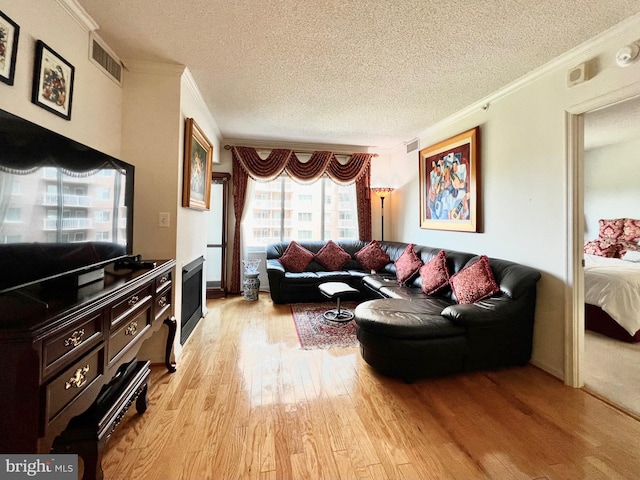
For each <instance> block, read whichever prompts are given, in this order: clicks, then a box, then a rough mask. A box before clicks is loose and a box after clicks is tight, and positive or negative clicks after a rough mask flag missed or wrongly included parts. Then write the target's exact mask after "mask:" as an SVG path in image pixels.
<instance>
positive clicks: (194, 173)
mask: <svg viewBox="0 0 640 480" xmlns="http://www.w3.org/2000/svg"><path fill="white" fill-rule="evenodd" d="M184 140H185V141H184V180H183V185H182V206H183V207H188V208H193V209H195V210H209V202H210V198H209V197H210V195H211V167H212V162H213V145H211V142H209V140H208V139H207V137H206V136H205V134H204V133H203V132H202V130H200V127H198V124H197V123H196V122H195V120H194V119H193V118H187V120H186V125H185V135H184Z"/></svg>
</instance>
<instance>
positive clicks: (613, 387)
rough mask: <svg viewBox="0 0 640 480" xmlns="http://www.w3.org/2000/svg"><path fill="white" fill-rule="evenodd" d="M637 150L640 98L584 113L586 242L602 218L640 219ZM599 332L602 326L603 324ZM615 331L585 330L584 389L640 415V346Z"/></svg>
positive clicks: (615, 263) (593, 236) (595, 233)
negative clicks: (620, 337)
mask: <svg viewBox="0 0 640 480" xmlns="http://www.w3.org/2000/svg"><path fill="white" fill-rule="evenodd" d="M638 151H640V97H636V98H631V99H628V100H625V101H622V102H619V103H616V104H614V105H610V106H607V107H604V108H601V109H598V110H595V111H590V112H586V113H585V114H584V149H583V165H584V166H583V185H584V189H583V206H584V207H583V208H584V225H585V227H584V241H591V240H596V239H597V238H598V236H599V223H598V221H599V220H600V219H605V220H612V219H622V218H636V219H637V218H640V209H639V208H638V205H640V190H639V189H638V184H640V162H638V160H637V158H638V157H637V152H638ZM598 258H600V257H596V258H595V259H591V258H590V259H589V263H592V262H593V261H596V260H597V259H598ZM624 258H625V259H626V257H624ZM608 260H609V259H607V260H606V262H607V265H608V264H609V263H611V264H612V265H611V266H612V267H614V268H624V269H628V268H634V267H636V266H635V265H633V264H630V263H629V262H628V261H623V260H618V259H612V261H611V262H609V261H608ZM599 268H605V266H603V267H599ZM639 271H640V270H639ZM591 278H593V277H591ZM584 285H585V288H587V289H588V287H589V283H588V282H586V280H585V283H584ZM586 291H587V292H588V291H589V290H586ZM585 297H586V298H585V300H586V301H589V303H593V302H594V301H595V300H594V298H589V297H591V296H590V295H587V294H585ZM609 298H611V294H609ZM589 308H590V311H589V312H590V313H588V314H587V315H593V312H597V313H598V316H599V317H600V316H603V315H602V314H601V313H600V312H601V311H600V310H599V309H598V308H597V307H589ZM633 317H635V314H634V315H633ZM589 318H592V317H589ZM604 325H605V326H606V325H609V324H608V323H605V324H604ZM614 325H617V324H614ZM600 330H601V331H602V330H603V329H602V327H601V328H600ZM612 330H613V328H612V327H606V328H605V329H604V331H605V333H606V334H603V333H601V332H594V331H592V330H585V332H584V335H585V341H584V371H583V375H582V377H583V380H584V387H585V389H586V390H588V391H590V392H592V393H594V394H596V395H598V396H600V397H602V398H604V399H605V400H607V401H609V402H610V403H613V404H615V405H617V406H619V407H621V408H622V409H624V410H626V411H628V412H630V413H632V414H633V415H635V416H638V417H640V398H639V397H638V395H637V393H638V392H640V376H638V374H637V365H640V344H634V343H628V342H624V341H622V340H619V339H617V338H612V335H613V336H615V335H614V333H613V332H612ZM625 333H626V332H625ZM633 333H635V331H634V332H633Z"/></svg>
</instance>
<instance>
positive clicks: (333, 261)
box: [315, 240, 351, 271]
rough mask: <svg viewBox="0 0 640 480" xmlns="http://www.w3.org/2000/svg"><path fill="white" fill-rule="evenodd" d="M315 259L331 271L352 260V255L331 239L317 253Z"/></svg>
mask: <svg viewBox="0 0 640 480" xmlns="http://www.w3.org/2000/svg"><path fill="white" fill-rule="evenodd" d="M315 260H316V262H318V263H319V264H320V265H322V266H323V267H325V268H326V269H328V270H329V271H335V270H340V269H341V268H342V267H343V266H344V264H345V263H347V262H348V261H349V260H351V255H349V254H348V253H347V252H345V251H344V249H343V248H342V247H341V246H340V245H338V244H337V243H335V242H334V241H333V240H329V241H328V242H327V243H325V245H324V247H322V248H321V249H320V251H319V252H318V253H316V256H315Z"/></svg>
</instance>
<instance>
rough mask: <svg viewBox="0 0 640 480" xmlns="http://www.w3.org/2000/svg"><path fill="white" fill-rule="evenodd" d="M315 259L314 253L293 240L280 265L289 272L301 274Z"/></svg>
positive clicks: (281, 258)
mask: <svg viewBox="0 0 640 480" xmlns="http://www.w3.org/2000/svg"><path fill="white" fill-rule="evenodd" d="M313 257H314V254H313V252H310V251H309V250H307V249H306V248H304V247H303V246H301V245H300V244H298V243H297V242H296V241H294V240H292V241H291V243H290V244H289V246H288V247H287V249H286V250H285V251H284V253H283V254H282V256H281V257H280V263H281V264H282V266H283V267H284V268H285V270H287V271H288V272H294V273H301V272H304V270H305V268H307V265H309V263H310V262H311V260H313Z"/></svg>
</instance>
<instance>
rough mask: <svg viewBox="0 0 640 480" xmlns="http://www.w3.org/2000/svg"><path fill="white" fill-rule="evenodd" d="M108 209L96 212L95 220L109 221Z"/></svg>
mask: <svg viewBox="0 0 640 480" xmlns="http://www.w3.org/2000/svg"><path fill="white" fill-rule="evenodd" d="M109 213H110V212H109V211H108V210H100V211H98V212H96V222H108V221H109V217H110V215H109Z"/></svg>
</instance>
